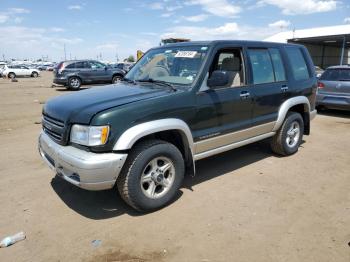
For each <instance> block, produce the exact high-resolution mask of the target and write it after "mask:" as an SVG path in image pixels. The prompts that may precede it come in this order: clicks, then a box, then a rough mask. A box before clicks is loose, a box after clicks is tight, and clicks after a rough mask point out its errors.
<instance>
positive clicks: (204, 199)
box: [0, 72, 350, 262]
mask: <svg viewBox="0 0 350 262" xmlns="http://www.w3.org/2000/svg"><path fill="white" fill-rule="evenodd" d="M51 83H52V73H46V72H45V73H43V75H42V77H40V78H38V79H33V78H24V79H23V78H21V79H19V82H18V83H11V82H9V81H8V80H4V79H0V145H1V155H0V199H1V209H0V238H2V237H5V236H7V235H10V234H14V233H17V232H19V231H24V232H25V233H26V235H27V239H26V240H24V241H21V242H18V243H16V244H15V245H13V246H11V247H8V248H2V249H0V261H124V262H125V261H129V262H130V261H132V262H135V261H142V262H143V261H198V262H208V261H247V262H248V261H249V262H252V261H260V262H263V261H268V262H271V261H298V262H299V261H307V262H311V261H315V262H316V261H317V262H322V261H324V262H330V261H336V262H342V261H344V262H349V261H350V246H349V245H350V113H345V112H338V111H325V112H323V113H322V114H321V115H318V116H317V117H316V119H315V120H314V121H313V123H312V134H311V136H306V137H304V140H305V141H304V143H303V144H302V146H301V148H300V150H299V152H298V153H297V154H295V155H293V156H290V157H286V158H281V157H278V156H275V155H273V154H272V153H271V151H270V149H269V146H268V143H267V141H262V142H259V143H255V144H252V145H249V146H245V147H243V148H239V149H236V150H233V151H230V152H227V153H223V154H220V155H218V156H215V157H211V158H209V159H206V160H202V161H199V162H198V163H197V175H196V177H194V178H191V177H187V178H186V179H185V185H184V187H183V188H182V189H181V191H180V192H179V195H178V197H177V199H176V200H175V201H174V202H173V203H172V204H171V205H169V206H168V207H166V208H164V209H162V210H160V211H157V212H154V213H150V214H139V213H136V212H135V211H133V210H132V209H131V208H129V207H128V206H127V205H125V204H124V203H123V202H122V200H121V199H120V197H119V196H118V194H117V192H116V190H109V191H101V192H89V191H84V190H81V189H79V188H76V187H74V186H72V185H70V184H68V183H67V182H65V181H63V180H61V179H59V178H54V174H53V173H52V171H51V170H50V169H49V168H48V167H47V166H46V165H45V164H44V163H43V161H42V160H41V159H40V157H39V154H38V151H37V138H38V134H39V132H40V129H41V126H40V118H41V116H40V115H41V109H42V106H43V103H45V101H46V100H47V99H49V98H50V97H53V96H57V95H62V94H66V93H68V92H67V91H65V89H62V88H50V86H51ZM93 240H100V241H101V242H100V244H98V243H97V244H96V245H93V244H92V241H93Z"/></svg>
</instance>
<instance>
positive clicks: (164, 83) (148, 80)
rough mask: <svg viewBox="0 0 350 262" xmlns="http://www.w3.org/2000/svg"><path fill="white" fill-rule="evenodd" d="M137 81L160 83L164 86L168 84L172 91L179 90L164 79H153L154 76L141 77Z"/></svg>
mask: <svg viewBox="0 0 350 262" xmlns="http://www.w3.org/2000/svg"><path fill="white" fill-rule="evenodd" d="M136 81H137V82H144V83H154V84H158V85H162V86H167V87H169V88H170V89H171V90H172V91H177V89H176V87H175V86H173V85H172V84H170V83H168V82H165V81H162V80H157V79H153V78H147V79H139V80H136Z"/></svg>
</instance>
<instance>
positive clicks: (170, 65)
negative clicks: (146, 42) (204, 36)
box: [125, 46, 208, 85]
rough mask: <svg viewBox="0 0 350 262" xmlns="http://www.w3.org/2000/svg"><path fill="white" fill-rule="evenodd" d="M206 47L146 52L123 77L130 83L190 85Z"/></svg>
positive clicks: (161, 49) (185, 47) (173, 48)
mask: <svg viewBox="0 0 350 262" xmlns="http://www.w3.org/2000/svg"><path fill="white" fill-rule="evenodd" d="M207 51H208V46H182V47H169V48H166V47H164V48H157V49H153V50H151V51H149V52H147V53H146V54H145V55H144V56H143V57H142V58H141V60H140V61H139V62H137V64H136V65H135V66H134V67H133V68H132V69H131V70H130V71H129V73H128V74H127V75H126V76H125V78H126V79H128V80H132V81H147V80H150V79H151V80H153V81H164V82H167V83H170V84H179V85H191V84H192V83H193V81H194V79H195V78H196V76H197V74H198V73H199V72H198V71H199V69H200V67H201V65H202V63H203V61H204V58H205V56H206V54H207Z"/></svg>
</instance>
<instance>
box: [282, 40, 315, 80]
mask: <svg viewBox="0 0 350 262" xmlns="http://www.w3.org/2000/svg"><path fill="white" fill-rule="evenodd" d="M286 52H287V56H288V59H289V61H290V64H291V67H292V73H293V76H294V79H295V80H297V81H300V80H306V79H309V78H310V74H309V70H308V68H307V64H306V61H305V58H304V56H303V53H302V51H301V49H300V48H298V47H287V48H286Z"/></svg>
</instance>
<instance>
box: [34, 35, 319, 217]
mask: <svg viewBox="0 0 350 262" xmlns="http://www.w3.org/2000/svg"><path fill="white" fill-rule="evenodd" d="M316 88H317V84H316V75H315V72H314V66H313V64H312V61H311V58H310V56H309V54H308V52H307V50H306V49H305V48H304V47H303V46H300V45H290V44H277V43H267V42H252V41H212V42H188V43H178V44H170V45H165V46H162V47H157V48H153V49H151V50H149V51H148V52H147V53H146V54H145V55H144V56H143V57H142V59H140V61H138V62H137V63H136V65H135V66H134V67H133V68H132V69H131V70H130V71H129V72H128V74H127V75H126V76H125V77H124V79H123V80H122V82H120V83H118V84H116V85H109V86H105V87H101V88H94V89H89V90H84V91H81V92H78V93H72V94H67V95H62V96H59V97H56V98H54V99H51V100H50V101H48V102H47V103H46V104H45V106H44V108H43V119H42V127H43V130H42V132H41V134H40V137H39V151H40V154H41V156H42V158H43V159H44V160H45V161H46V162H47V164H48V165H49V166H50V167H51V168H52V169H53V170H54V172H55V173H57V175H58V176H60V177H62V178H63V179H65V180H66V181H68V182H70V183H72V184H74V185H76V186H78V187H81V188H84V189H88V190H104V189H110V188H113V187H114V185H116V188H117V189H118V191H119V193H120V195H121V197H122V198H123V199H124V200H125V201H126V202H127V203H128V204H129V205H130V206H132V207H133V208H135V209H136V210H139V211H150V210H155V209H159V208H161V207H163V206H165V205H166V204H167V203H169V202H170V201H171V200H172V198H174V196H175V194H176V193H177V191H178V190H179V188H180V187H181V184H182V181H183V179H184V176H185V175H189V174H194V173H195V162H196V161H197V160H200V159H203V158H206V157H210V156H213V155H216V154H219V153H222V152H225V151H228V150H231V149H234V148H237V147H240V146H243V145H246V144H249V143H253V142H256V141H259V140H262V139H265V138H271V147H272V150H273V151H274V152H275V153H277V154H280V155H284V156H286V155H291V154H294V153H295V152H297V150H298V147H299V145H300V143H301V141H302V137H303V135H309V133H310V121H311V120H312V119H313V118H314V117H315V115H316V110H315V98H316ZM197 175H199V176H200V174H197Z"/></svg>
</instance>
